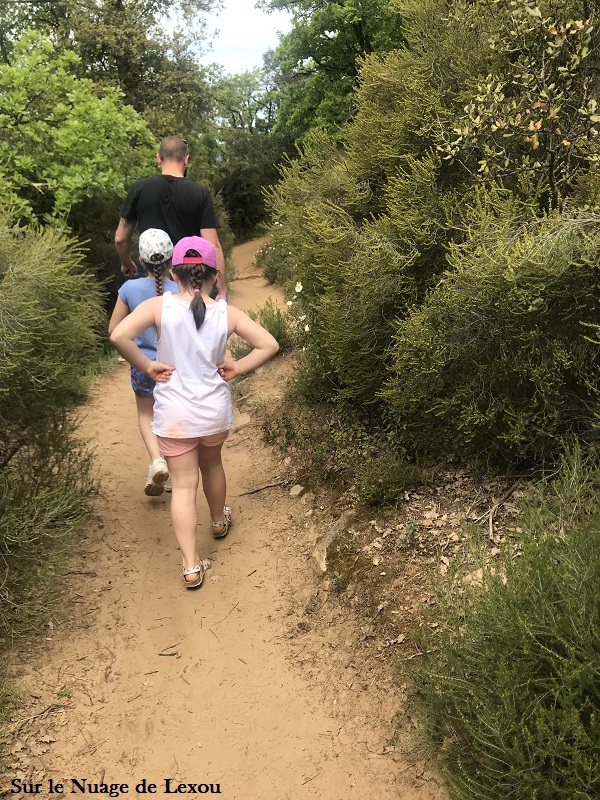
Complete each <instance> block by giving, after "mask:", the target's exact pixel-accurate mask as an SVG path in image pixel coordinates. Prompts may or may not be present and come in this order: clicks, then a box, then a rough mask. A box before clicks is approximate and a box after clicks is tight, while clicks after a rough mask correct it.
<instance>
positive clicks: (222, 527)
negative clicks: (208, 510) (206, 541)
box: [210, 506, 231, 539]
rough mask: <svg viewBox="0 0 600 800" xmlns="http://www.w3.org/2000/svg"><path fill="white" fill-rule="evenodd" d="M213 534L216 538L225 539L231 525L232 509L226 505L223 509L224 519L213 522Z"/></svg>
mask: <svg viewBox="0 0 600 800" xmlns="http://www.w3.org/2000/svg"><path fill="white" fill-rule="evenodd" d="M210 524H211V527H212V535H213V536H214V538H215V539H224V538H225V537H226V536H227V533H228V531H229V526H230V525H231V509H230V508H229V506H225V507H224V509H223V519H222V520H221V521H220V522H211V523H210Z"/></svg>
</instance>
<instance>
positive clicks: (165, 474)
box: [144, 457, 169, 497]
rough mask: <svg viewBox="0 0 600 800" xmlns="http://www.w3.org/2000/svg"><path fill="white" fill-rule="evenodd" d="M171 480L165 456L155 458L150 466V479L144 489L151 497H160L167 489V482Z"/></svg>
mask: <svg viewBox="0 0 600 800" xmlns="http://www.w3.org/2000/svg"><path fill="white" fill-rule="evenodd" d="M168 480H169V470H168V468H167V462H166V461H165V460H164V458H162V457H161V458H155V459H154V461H153V462H152V463H151V464H150V466H149V467H148V479H147V481H146V485H145V486H144V491H145V492H146V494H147V495H148V496H149V497H158V495H159V494H162V493H163V492H164V490H165V483H166V482H167V481H168Z"/></svg>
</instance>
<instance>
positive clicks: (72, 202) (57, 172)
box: [0, 32, 154, 228]
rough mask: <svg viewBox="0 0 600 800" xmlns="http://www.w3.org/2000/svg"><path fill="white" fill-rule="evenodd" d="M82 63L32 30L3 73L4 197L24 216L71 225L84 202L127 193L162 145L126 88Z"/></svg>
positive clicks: (0, 171) (0, 161) (0, 150)
mask: <svg viewBox="0 0 600 800" xmlns="http://www.w3.org/2000/svg"><path fill="white" fill-rule="evenodd" d="M78 64H79V59H78V58H77V56H76V55H75V54H74V53H58V52H56V49H55V47H54V45H53V44H52V43H51V41H50V40H49V39H47V38H45V37H43V36H42V35H41V34H38V33H34V32H32V33H30V34H27V35H26V36H24V37H23V39H21V41H20V42H18V43H17V45H16V46H15V49H14V52H13V57H12V63H11V64H10V65H5V66H3V67H2V69H1V70H0V129H1V130H2V138H1V140H0V154H1V157H0V175H1V178H2V182H3V185H4V187H5V193H4V198H3V199H4V202H5V203H8V204H11V205H13V206H14V208H15V209H16V211H17V213H18V215H19V217H20V218H21V219H23V220H33V219H38V220H40V221H44V222H45V223H50V224H53V225H55V226H56V225H59V226H62V227H64V228H68V227H69V214H70V212H71V210H72V209H73V208H74V207H75V206H77V205H78V204H80V203H84V202H85V201H86V200H87V199H89V198H92V197H93V198H96V199H97V198H99V197H100V198H102V197H103V198H107V197H109V198H110V199H111V201H112V200H114V198H115V196H118V195H120V194H122V192H123V190H124V187H125V186H126V185H127V183H128V182H129V181H130V180H131V179H132V178H133V177H138V176H139V173H140V172H141V171H142V169H143V167H142V163H143V161H142V158H143V156H144V154H148V152H152V150H151V148H153V147H154V139H153V137H152V135H151V134H150V132H149V130H148V128H147V126H146V125H145V123H144V122H143V120H142V119H141V118H140V117H139V115H138V114H137V113H136V112H135V111H134V110H133V108H131V107H130V106H126V105H124V103H123V98H122V94H121V92H120V91H119V90H118V89H116V88H108V87H107V88H106V89H99V88H98V87H97V86H95V84H94V83H93V82H92V81H91V80H89V79H84V78H78V77H76V75H75V74H74V72H75V70H76V68H77V66H78Z"/></svg>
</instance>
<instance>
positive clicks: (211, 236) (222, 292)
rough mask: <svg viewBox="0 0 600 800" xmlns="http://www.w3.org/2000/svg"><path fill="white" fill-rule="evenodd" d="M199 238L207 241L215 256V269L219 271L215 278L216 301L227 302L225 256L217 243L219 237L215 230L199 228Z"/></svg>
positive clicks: (219, 243) (218, 242)
mask: <svg viewBox="0 0 600 800" xmlns="http://www.w3.org/2000/svg"><path fill="white" fill-rule="evenodd" d="M200 236H202V238H203V239H208V241H209V242H210V243H211V244H212V246H213V247H214V248H215V255H216V256H217V269H218V270H219V277H218V278H217V297H216V299H217V300H220V299H221V298H222V299H223V300H227V279H226V276H225V256H224V255H223V248H222V247H221V242H220V241H219V235H218V233H217V229H216V228H201V229H200Z"/></svg>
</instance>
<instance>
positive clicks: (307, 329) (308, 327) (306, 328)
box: [304, 325, 310, 333]
mask: <svg viewBox="0 0 600 800" xmlns="http://www.w3.org/2000/svg"><path fill="white" fill-rule="evenodd" d="M304 330H305V331H306V332H307V333H308V331H309V330H310V326H309V325H305V326H304Z"/></svg>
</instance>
